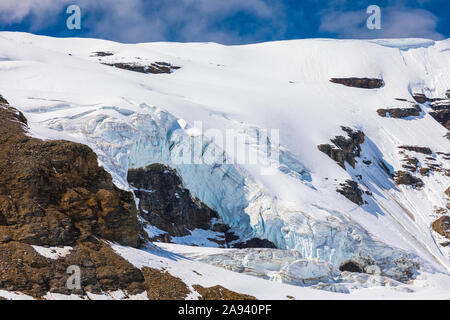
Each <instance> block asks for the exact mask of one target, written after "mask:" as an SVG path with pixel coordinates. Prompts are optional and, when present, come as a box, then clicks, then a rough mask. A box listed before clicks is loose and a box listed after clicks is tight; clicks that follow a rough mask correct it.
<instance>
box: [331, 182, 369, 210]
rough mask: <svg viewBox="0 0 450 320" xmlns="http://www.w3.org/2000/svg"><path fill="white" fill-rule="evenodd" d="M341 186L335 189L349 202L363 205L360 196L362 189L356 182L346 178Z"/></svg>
mask: <svg viewBox="0 0 450 320" xmlns="http://www.w3.org/2000/svg"><path fill="white" fill-rule="evenodd" d="M340 186H341V188H340V189H338V190H336V191H337V192H339V193H340V194H342V195H343V196H344V197H346V198H347V199H348V200H350V201H351V202H353V203H355V204H357V205H363V204H364V203H365V202H364V200H363V198H362V195H363V191H362V190H361V189H360V188H359V186H358V183H356V182H355V181H353V180H346V181H345V183H341V184H340Z"/></svg>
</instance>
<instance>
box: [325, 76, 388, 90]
mask: <svg viewBox="0 0 450 320" xmlns="http://www.w3.org/2000/svg"><path fill="white" fill-rule="evenodd" d="M330 81H331V82H333V83H338V84H342V85H344V86H347V87H353V88H361V89H378V88H381V87H382V86H383V83H384V82H383V79H373V78H331V79H330Z"/></svg>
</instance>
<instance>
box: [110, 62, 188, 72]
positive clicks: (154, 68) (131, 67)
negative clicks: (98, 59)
mask: <svg viewBox="0 0 450 320" xmlns="http://www.w3.org/2000/svg"><path fill="white" fill-rule="evenodd" d="M104 64H106V65H109V66H112V67H116V68H119V69H124V70H128V71H133V72H139V73H152V74H162V73H169V74H170V73H172V72H173V71H174V70H178V69H180V68H181V67H178V66H173V65H171V64H170V63H167V62H154V63H152V64H150V65H148V66H144V65H140V64H137V63H122V62H120V63H113V64H109V63H104Z"/></svg>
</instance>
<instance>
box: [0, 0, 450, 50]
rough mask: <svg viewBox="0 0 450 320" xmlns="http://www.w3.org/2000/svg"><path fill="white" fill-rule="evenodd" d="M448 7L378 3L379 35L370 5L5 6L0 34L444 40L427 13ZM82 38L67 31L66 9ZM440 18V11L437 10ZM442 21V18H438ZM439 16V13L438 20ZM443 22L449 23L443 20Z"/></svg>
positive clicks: (179, 0)
mask: <svg viewBox="0 0 450 320" xmlns="http://www.w3.org/2000/svg"><path fill="white" fill-rule="evenodd" d="M442 1H443V0H415V1H413V0H380V1H370V2H382V3H383V4H384V7H383V6H381V5H380V6H381V8H382V29H381V30H368V29H367V28H366V19H367V17H368V14H367V13H366V8H367V6H368V5H369V4H371V3H369V2H368V1H365V0H352V1H350V0H334V1H317V0H302V1H301V2H299V1H298V0H1V1H0V28H2V29H3V30H9V29H8V28H10V29H13V30H20V31H27V32H34V33H43V34H49V35H55V36H82V37H95V38H103V39H109V40H115V41H121V42H147V41H183V42H187V41H203V42H206V41H213V42H219V43H224V44H241V43H250V42H261V41H268V40H282V39H289V38H301V37H337V38H360V39H361V38H363V39H364V38H404V37H422V38H432V39H441V38H443V35H442V34H441V33H440V32H438V31H437V30H438V26H439V23H440V22H441V21H442V20H443V19H444V20H445V16H442V15H441V19H439V18H438V17H437V16H436V15H434V14H433V13H431V12H430V11H427V10H425V9H423V6H425V5H429V4H433V3H435V4H436V5H435V7H436V8H444V11H445V8H446V6H447V8H448V4H447V3H446V2H442ZM71 4H76V5H78V6H80V8H81V12H82V30H80V31H78V32H76V33H70V32H69V31H68V30H67V29H66V28H65V19H67V17H68V16H67V15H66V14H65V11H66V8H67V7H68V6H69V5H71ZM434 11H435V12H436V10H434ZM441 13H442V12H441ZM438 14H439V13H438ZM442 17H444V18H442Z"/></svg>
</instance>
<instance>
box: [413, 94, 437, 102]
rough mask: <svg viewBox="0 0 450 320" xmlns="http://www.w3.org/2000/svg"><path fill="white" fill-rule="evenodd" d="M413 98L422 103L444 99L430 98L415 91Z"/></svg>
mask: <svg viewBox="0 0 450 320" xmlns="http://www.w3.org/2000/svg"><path fill="white" fill-rule="evenodd" d="M412 96H413V99H414V100H415V101H416V102H417V103H420V104H423V103H426V102H436V101H440V100H443V99H442V98H428V97H427V96H426V95H424V94H423V93H413V95H412Z"/></svg>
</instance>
